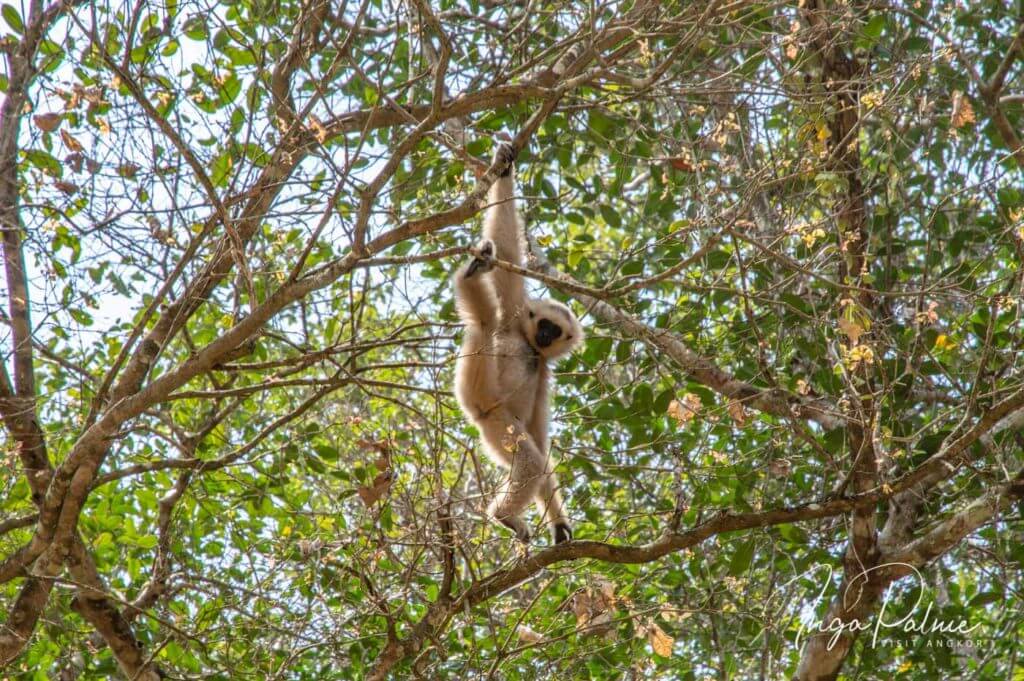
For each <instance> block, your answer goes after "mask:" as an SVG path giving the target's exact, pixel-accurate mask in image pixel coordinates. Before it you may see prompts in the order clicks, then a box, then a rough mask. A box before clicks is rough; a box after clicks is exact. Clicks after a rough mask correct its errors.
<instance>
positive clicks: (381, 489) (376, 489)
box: [356, 471, 391, 507]
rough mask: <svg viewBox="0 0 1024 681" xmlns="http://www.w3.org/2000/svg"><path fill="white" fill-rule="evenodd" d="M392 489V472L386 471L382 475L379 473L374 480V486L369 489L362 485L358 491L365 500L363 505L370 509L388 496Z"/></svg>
mask: <svg viewBox="0 0 1024 681" xmlns="http://www.w3.org/2000/svg"><path fill="white" fill-rule="evenodd" d="M390 487H391V472H390V471H384V472H382V473H378V474H377V475H376V477H374V478H373V485H371V486H369V487H367V486H366V485H360V486H359V488H358V489H357V490H356V491H357V492H358V493H359V498H360V499H362V500H363V503H364V504H366V506H367V507H369V506H373V505H374V504H375V503H377V502H378V501H380V499H381V497H383V496H384V495H385V494H387V491H388V489H390Z"/></svg>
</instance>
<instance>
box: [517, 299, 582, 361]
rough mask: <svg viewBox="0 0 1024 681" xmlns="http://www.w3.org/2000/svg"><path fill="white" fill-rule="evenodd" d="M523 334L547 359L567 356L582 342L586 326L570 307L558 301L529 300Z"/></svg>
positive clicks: (523, 320) (523, 323) (523, 319)
mask: <svg viewBox="0 0 1024 681" xmlns="http://www.w3.org/2000/svg"><path fill="white" fill-rule="evenodd" d="M522 328H523V335H525V336H526V340H527V342H528V343H529V344H530V345H531V346H532V347H533V349H534V350H536V351H537V353H538V354H540V355H541V356H542V357H544V358H545V359H558V358H559V357H564V356H565V355H568V354H569V353H570V352H572V351H573V349H575V348H576V346H577V345H579V344H580V342H581V341H582V340H583V327H582V326H580V322H579V320H578V319H576V315H574V314H573V313H572V310H570V309H569V308H568V307H566V306H565V305H563V304H562V303H559V302H558V301H555V300H547V299H545V300H528V301H526V314H525V315H523V317H522Z"/></svg>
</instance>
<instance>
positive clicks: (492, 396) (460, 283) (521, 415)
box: [455, 144, 583, 543]
mask: <svg viewBox="0 0 1024 681" xmlns="http://www.w3.org/2000/svg"><path fill="white" fill-rule="evenodd" d="M514 160H515V151H514V150H513V148H512V147H511V146H509V145H507V144H503V145H501V146H500V147H499V148H498V150H497V151H496V152H495V161H498V162H501V163H503V164H504V165H503V174H502V176H501V177H499V178H498V180H497V181H496V182H495V183H494V185H493V186H492V187H491V190H490V195H489V199H490V206H489V207H488V209H487V214H486V217H485V220H484V238H483V239H482V240H481V241H480V243H479V245H478V253H479V254H480V256H479V257H474V258H473V259H472V260H471V261H470V262H468V263H466V264H465V265H463V266H462V267H461V268H460V269H459V271H458V272H457V273H456V275H455V301H456V304H457V307H458V311H459V316H460V317H461V319H462V322H463V323H464V324H465V336H464V338H463V341H462V348H461V351H460V352H459V357H458V361H457V363H456V367H455V394H456V396H457V397H458V400H459V404H460V405H461V407H462V410H463V411H464V412H465V414H466V416H467V417H468V418H469V420H470V421H472V422H473V423H474V424H475V425H476V426H477V428H479V430H480V436H481V440H482V444H483V447H484V450H485V451H486V452H487V454H488V455H489V456H490V457H491V458H492V459H493V460H494V461H495V462H496V463H497V464H499V465H501V466H503V467H505V468H508V469H509V477H508V479H507V480H506V481H505V482H504V483H503V484H502V486H501V488H500V489H499V490H498V493H497V495H496V496H495V498H494V500H493V501H492V502H491V505H490V507H489V508H488V513H489V514H490V515H491V517H493V518H494V519H495V520H497V521H498V522H500V523H501V524H503V525H505V526H506V527H508V528H510V529H511V530H512V531H513V532H515V535H516V537H517V538H518V539H519V540H520V541H522V542H524V543H526V542H529V540H530V530H529V526H528V525H527V523H526V521H525V520H524V519H523V518H522V515H521V514H522V512H523V510H524V509H525V508H526V507H527V506H529V505H530V502H531V501H534V502H536V504H537V507H538V509H539V510H540V512H541V513H542V514H543V516H544V518H545V519H546V520H547V522H548V524H549V526H550V528H551V533H552V538H553V540H554V542H555V543H561V542H564V541H569V540H571V539H572V529H571V526H570V524H569V518H568V517H567V516H566V514H565V507H564V505H563V503H562V496H561V494H560V493H559V491H558V482H557V480H556V478H555V474H554V469H553V465H552V462H551V458H550V456H549V453H548V446H549V442H548V425H549V422H550V413H549V412H550V408H549V405H548V383H549V381H550V377H551V369H550V368H549V366H548V363H549V362H551V361H553V360H557V359H559V358H560V357H563V356H565V355H567V354H569V353H570V352H572V350H573V349H574V348H575V347H576V346H577V345H579V343H580V342H581V341H582V340H583V329H582V327H581V326H580V323H579V321H578V320H577V319H576V317H575V315H573V313H572V311H571V310H570V309H569V308H568V307H566V306H565V305H563V304H562V303H559V302H557V301H554V300H540V299H533V298H528V297H527V296H526V286H525V283H524V281H523V278H522V277H521V276H519V275H518V274H515V273H513V272H508V271H506V270H502V269H500V268H495V267H494V266H493V263H492V259H494V258H496V259H498V260H503V261H506V262H510V263H514V264H516V265H520V266H521V265H522V264H523V257H524V252H525V248H524V236H523V223H522V220H521V219H520V216H519V213H518V211H517V210H516V205H515V200H514V198H513V193H514V190H515V182H514V179H513V172H512V166H513V162H514Z"/></svg>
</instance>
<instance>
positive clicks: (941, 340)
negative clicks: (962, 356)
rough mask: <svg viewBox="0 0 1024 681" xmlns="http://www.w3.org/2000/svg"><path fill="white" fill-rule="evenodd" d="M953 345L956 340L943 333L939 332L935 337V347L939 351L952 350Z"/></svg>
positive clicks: (954, 345)
mask: <svg viewBox="0 0 1024 681" xmlns="http://www.w3.org/2000/svg"><path fill="white" fill-rule="evenodd" d="M955 347H956V341H955V340H953V339H952V338H950V337H949V336H947V335H946V334H944V333H940V334H939V335H938V336H937V337H936V338H935V349H936V350H938V351H939V352H942V351H943V350H952V349H953V348H955Z"/></svg>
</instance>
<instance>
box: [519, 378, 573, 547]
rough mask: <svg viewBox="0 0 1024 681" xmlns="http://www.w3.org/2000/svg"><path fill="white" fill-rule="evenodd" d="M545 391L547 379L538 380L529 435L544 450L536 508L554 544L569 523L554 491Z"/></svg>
mask: <svg viewBox="0 0 1024 681" xmlns="http://www.w3.org/2000/svg"><path fill="white" fill-rule="evenodd" d="M549 409H550V407H549V406H548V391H547V379H545V380H543V381H541V383H540V387H539V389H538V391H537V399H536V401H535V402H534V404H533V416H532V417H531V419H530V427H529V430H530V435H531V436H533V441H534V442H535V443H537V446H538V447H540V450H541V453H543V454H544V464H545V475H544V476H543V477H542V478H541V485H540V489H539V490H538V491H537V499H536V502H537V509H538V510H539V511H540V512H541V515H543V516H544V519H545V520H546V521H547V523H548V526H549V527H550V528H551V538H552V540H553V541H554V542H555V543H556V544H561V543H562V542H564V541H570V540H571V539H572V526H571V524H570V523H569V517H568V516H567V515H566V514H565V504H564V503H563V502H562V493H561V492H559V491H558V478H557V477H556V476H555V462H554V461H553V460H552V459H551V442H550V440H549V439H548V420H549V419H550V418H551V416H550V414H549V413H548V411H549Z"/></svg>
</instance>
